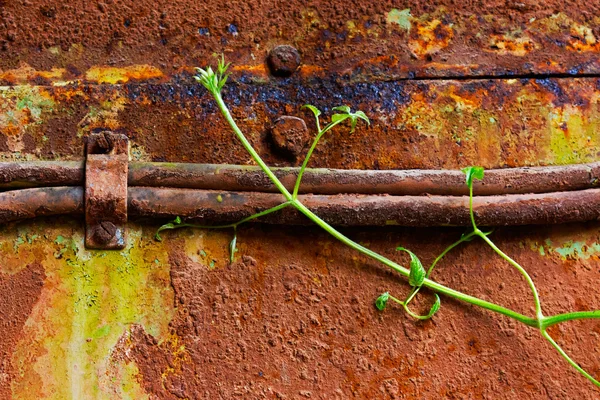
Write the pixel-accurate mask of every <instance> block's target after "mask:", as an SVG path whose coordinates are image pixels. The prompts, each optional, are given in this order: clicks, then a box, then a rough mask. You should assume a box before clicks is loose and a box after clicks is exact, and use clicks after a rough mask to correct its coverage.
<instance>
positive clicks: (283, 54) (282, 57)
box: [267, 44, 300, 77]
mask: <svg viewBox="0 0 600 400" xmlns="http://www.w3.org/2000/svg"><path fill="white" fill-rule="evenodd" d="M267 64H268V65H269V70H270V71H271V73H272V74H273V75H275V76H281V77H286V76H290V75H292V74H293V73H294V71H296V70H297V69H298V67H299V66H300V53H298V50H296V48H295V47H292V46H289V45H287V44H286V45H281V46H277V47H275V48H274V49H273V50H271V52H270V53H269V57H268V58H267Z"/></svg>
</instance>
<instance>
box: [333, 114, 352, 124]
mask: <svg viewBox="0 0 600 400" xmlns="http://www.w3.org/2000/svg"><path fill="white" fill-rule="evenodd" d="M348 118H350V115H348V114H333V115H332V116H331V122H332V123H336V122H342V121H343V120H345V119H348Z"/></svg>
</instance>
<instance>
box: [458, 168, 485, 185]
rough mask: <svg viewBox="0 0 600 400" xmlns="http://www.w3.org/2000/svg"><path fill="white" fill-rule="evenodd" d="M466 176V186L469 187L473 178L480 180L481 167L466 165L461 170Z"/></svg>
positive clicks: (481, 175) (481, 174)
mask: <svg viewBox="0 0 600 400" xmlns="http://www.w3.org/2000/svg"><path fill="white" fill-rule="evenodd" d="M461 171H462V172H463V173H464V174H465V175H467V177H466V182H467V186H469V187H471V185H472V184H473V179H478V180H482V179H483V172H484V170H483V167H466V168H463V169H462V170H461Z"/></svg>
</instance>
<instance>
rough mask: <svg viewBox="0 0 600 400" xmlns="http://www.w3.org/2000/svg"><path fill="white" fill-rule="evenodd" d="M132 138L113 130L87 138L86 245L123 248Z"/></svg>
mask: <svg viewBox="0 0 600 400" xmlns="http://www.w3.org/2000/svg"><path fill="white" fill-rule="evenodd" d="M128 163H129V140H128V139H127V136H125V135H122V134H115V133H113V132H101V133H95V134H92V135H90V136H88V137H87V143H86V160H85V225H86V229H85V245H86V247H88V248H90V249H110V250H117V249H123V248H124V247H125V245H126V243H125V233H126V224H127V170H128Z"/></svg>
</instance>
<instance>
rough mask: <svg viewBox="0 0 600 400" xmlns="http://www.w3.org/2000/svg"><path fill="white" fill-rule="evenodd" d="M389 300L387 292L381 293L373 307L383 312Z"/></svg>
mask: <svg viewBox="0 0 600 400" xmlns="http://www.w3.org/2000/svg"><path fill="white" fill-rule="evenodd" d="M389 299H390V293H389V292H385V293H383V294H382V295H381V296H379V297H378V298H377V300H375V307H377V309H378V310H379V311H383V310H384V309H385V306H387V302H388V300H389Z"/></svg>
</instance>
